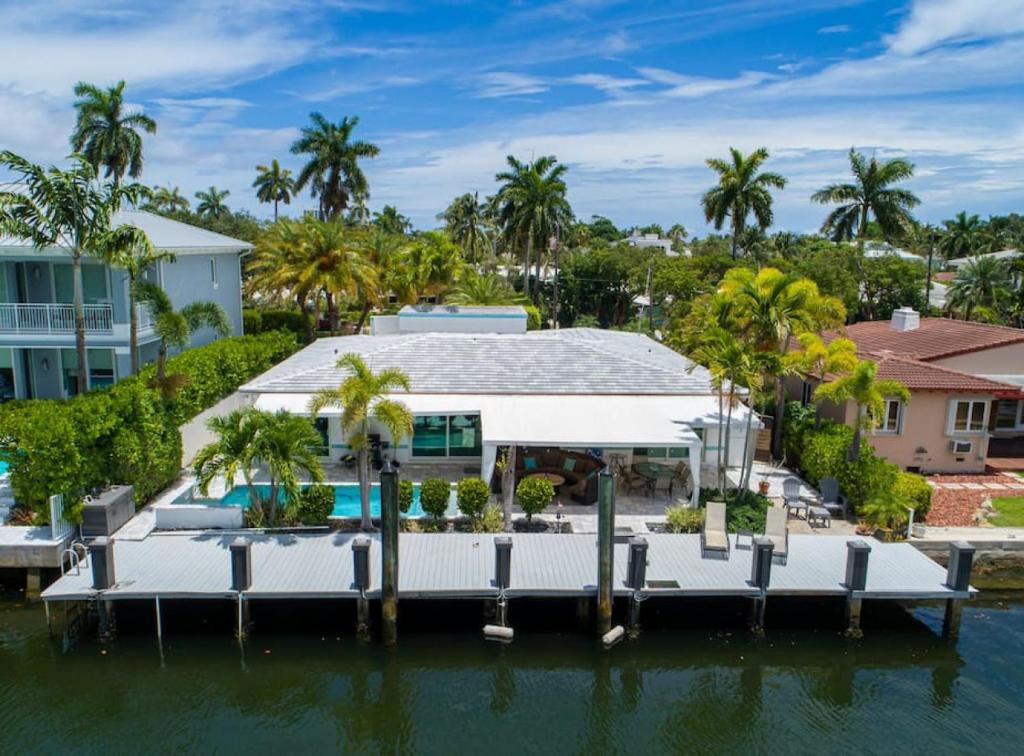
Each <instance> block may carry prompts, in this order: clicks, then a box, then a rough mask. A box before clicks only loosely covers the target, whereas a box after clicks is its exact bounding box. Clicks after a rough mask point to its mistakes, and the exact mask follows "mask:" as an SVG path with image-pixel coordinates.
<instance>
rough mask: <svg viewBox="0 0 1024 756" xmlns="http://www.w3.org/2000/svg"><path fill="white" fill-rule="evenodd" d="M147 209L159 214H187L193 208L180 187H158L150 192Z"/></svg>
mask: <svg viewBox="0 0 1024 756" xmlns="http://www.w3.org/2000/svg"><path fill="white" fill-rule="evenodd" d="M145 208H146V209H147V210H152V211H154V212H157V213H170V214H172V215H173V214H174V213H187V212H188V211H189V209H190V208H191V205H190V204H189V201H188V199H187V198H186V197H184V196H183V195H182V193H181V189H179V188H178V187H173V188H171V187H169V186H166V187H165V186H158V187H157V188H156V189H153V190H152V191H151V192H150V195H149V200H148V201H147V202H146V205H145Z"/></svg>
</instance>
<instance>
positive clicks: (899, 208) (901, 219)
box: [811, 147, 921, 241]
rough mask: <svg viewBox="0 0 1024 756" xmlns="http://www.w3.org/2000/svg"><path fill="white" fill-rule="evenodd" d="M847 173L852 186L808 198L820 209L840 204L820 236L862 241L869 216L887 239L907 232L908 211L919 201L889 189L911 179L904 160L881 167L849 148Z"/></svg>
mask: <svg viewBox="0 0 1024 756" xmlns="http://www.w3.org/2000/svg"><path fill="white" fill-rule="evenodd" d="M850 170H851V171H852V172H853V179H854V181H853V183H852V184H829V185H828V186H826V187H825V188H823V189H819V190H818V191H816V192H815V193H814V194H812V195H811V199H812V200H813V201H814V202H819V203H821V204H823V205H827V204H835V203H840V206H839V207H837V208H836V209H835V210H833V211H832V212H831V213H829V214H828V217H827V218H826V219H825V222H824V223H823V224H822V225H821V233H823V234H825V235H827V236H829V237H830V238H831V239H832V240H833V241H846V240H849V239H852V238H854V236H856V237H857V238H858V239H860V240H862V241H863V239H864V237H865V234H867V230H868V220H869V218H870V216H871V215H874V217H875V220H876V221H877V222H878V225H879V226H880V227H881V230H882V233H883V234H884V235H885V237H886V238H887V239H891V238H893V237H897V236H899V235H900V233H902V232H903V231H905V230H906V229H908V228H910V226H911V224H912V223H913V218H912V217H911V215H910V210H911V209H912V208H914V207H916V206H917V205H918V204H920V202H921V201H920V200H919V199H918V198H917V197H916V196H915V195H914V194H913V193H912V192H910V191H909V190H907V189H900V188H898V187H893V186H892V185H893V184H896V183H899V182H900V181H906V180H907V179H909V178H910V177H911V176H913V175H914V165H913V163H911V162H909V161H907V160H904V159H903V158H894V159H893V160H885V161H882V162H881V163H880V162H878V160H877V159H876V158H875V156H874V155H872V156H871V160H866V159H865V157H864V156H863V155H861V154H860V153H859V152H857V151H856V150H854V149H853V148H852V147H851V148H850Z"/></svg>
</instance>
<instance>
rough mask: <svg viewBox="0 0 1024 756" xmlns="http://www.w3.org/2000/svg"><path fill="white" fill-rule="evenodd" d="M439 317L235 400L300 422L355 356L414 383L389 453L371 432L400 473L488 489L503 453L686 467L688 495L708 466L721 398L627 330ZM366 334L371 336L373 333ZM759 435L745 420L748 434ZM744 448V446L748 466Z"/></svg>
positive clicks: (736, 439)
mask: <svg viewBox="0 0 1024 756" xmlns="http://www.w3.org/2000/svg"><path fill="white" fill-rule="evenodd" d="M438 309H439V310H443V311H444V313H445V314H444V315H443V316H439V317H437V318H435V319H433V320H431V319H429V318H425V317H423V316H422V315H419V314H418V315H415V316H412V317H411V319H410V322H411V323H413V328H415V329H419V328H420V327H421V326H422V323H423V322H437V323H439V324H440V323H443V328H444V329H445V331H444V332H441V331H440V330H438V331H430V332H397V333H395V332H393V333H390V334H387V335H370V336H366V335H361V336H341V337H336V338H325V339H318V340H317V341H315V342H314V343H313V344H310V345H309V346H307V347H306V348H305V349H303V350H302V351H301V352H299V353H297V354H295V355H293V356H292V357H290V358H288V359H287V360H285V361H284V362H282V363H280V364H279V365H277V366H275V367H273V368H271V369H270V370H268V371H267V372H266V373H264V374H263V375H261V376H260V377H258V378H256V379H254V380H252V381H250V382H249V383H248V384H246V385H245V386H243V387H242V389H241V390H242V392H244V393H247V394H249V395H250V396H251V397H252V401H253V403H254V404H255V405H256V406H257V407H261V408H263V409H266V410H271V411H276V410H281V409H285V410H288V411H289V412H293V413H295V414H300V415H308V414H309V410H308V407H309V402H310V399H311V398H312V396H313V394H314V393H315V392H316V391H317V390H318V389H321V388H328V387H335V386H337V385H339V384H340V383H341V382H342V381H343V380H344V379H345V377H346V375H347V373H346V371H345V370H343V369H340V368H338V367H336V362H337V360H338V358H339V357H340V356H341V355H343V354H346V353H349V352H354V353H357V354H360V355H362V356H363V357H364V359H365V360H366V361H367V363H368V364H369V366H370V367H371V369H372V370H374V371H375V372H376V371H380V370H381V369H383V368H391V367H394V368H400V369H401V370H403V371H405V372H406V373H407V374H408V375H409V378H410V380H411V382H412V391H411V392H409V393H404V392H401V393H397V394H395V395H394V396H393V398H395V399H398V400H399V401H402V402H403V403H405V404H406V405H407V406H408V407H409V408H410V409H411V410H412V412H413V415H414V416H415V430H414V433H413V436H412V438H411V439H403V440H402V441H401V442H400V443H399V444H398V445H397V448H392V446H391V444H392V441H393V439H391V438H389V437H388V436H387V433H386V432H385V431H383V430H382V429H380V428H376V427H375V428H373V429H372V432H373V433H375V434H379V440H380V442H381V444H382V454H384V455H387V456H391V457H392V458H394V459H396V460H397V461H398V462H400V463H407V462H430V463H437V464H449V465H453V466H455V469H457V470H459V471H462V470H464V469H466V468H467V466H468V467H470V468H471V469H473V470H479V471H480V474H481V477H483V478H484V480H488V481H490V480H492V477H493V476H494V475H495V470H496V463H497V461H498V460H499V458H500V456H499V448H505V447H508V446H509V445H515V446H517V447H533V448H536V449H539V450H554V449H558V450H560V451H561V452H563V453H568V452H576V453H583V454H589V455H590V456H592V457H597V458H599V459H601V460H603V461H605V462H608V461H618V462H621V463H623V464H626V465H630V464H632V463H633V462H634V461H647V460H660V461H661V462H663V463H665V464H669V465H673V466H674V465H677V464H678V463H680V462H682V463H684V464H686V465H689V466H690V467H691V473H692V475H693V479H694V482H695V484H699V480H700V467H701V465H700V464H699V463H696V464H695V462H696V461H697V460H701V459H702V455H703V460H704V462H705V463H707V464H714V461H715V460H714V457H715V455H714V452H715V451H716V450H717V448H718V439H719V421H718V406H719V405H718V398H717V394H716V393H715V391H714V389H713V388H712V385H711V377H710V375H709V374H708V371H707V370H706V369H704V368H702V367H700V366H698V365H696V364H694V363H693V362H692V361H690V360H688V359H687V358H685V357H683V356H682V355H680V354H678V353H676V352H674V351H672V350H671V349H668V348H667V347H665V346H662V345H661V344H659V343H657V342H656V341H653V340H652V339H650V338H648V337H646V336H643V335H640V334H633V333H623V332H615V331H602V330H597V329H590V328H568V329H562V330H557V331H556V330H550V331H532V332H529V333H527V332H526V320H525V317H517V318H509V317H506V316H507V315H510V314H511V313H510V308H495V309H494V312H493V314H494V315H495V316H500V319H501V321H500V322H502V324H503V325H505V324H507V323H511V322H518V323H520V324H521V325H520V326H519V329H518V332H515V333H494V332H493V330H494V326H493V323H494V322H496V321H495V320H494V319H489V318H488V317H487V314H488V313H487V310H489V309H490V308H480V307H476V308H461V309H460V308H451V309H449V308H438ZM511 309H518V308H511ZM403 312H404V311H403ZM399 319H401V316H399ZM440 327H441V326H439V328H440ZM456 328H458V329H459V330H458V331H457V330H455V329H456ZM374 332H375V333H378V334H379V332H380V329H379V327H378V326H377V325H374ZM339 414H340V410H338V409H337V408H332V409H330V410H328V411H326V412H325V413H324V415H323V416H321V417H320V418H319V419H318V421H317V426H318V429H319V430H320V432H321V434H322V436H323V439H324V447H325V448H326V449H327V451H328V456H329V458H330V459H331V460H332V461H337V460H339V459H341V458H343V457H344V456H346V455H347V454H349V452H350V449H349V447H348V445H347V444H346V441H345V438H344V437H343V434H342V431H341V426H340V422H339V417H338V415H339ZM746 417H747V409H746V407H745V406H744V405H742V404H741V405H739V406H738V407H736V408H735V409H734V411H733V420H732V422H733V433H732V434H731V436H730V462H731V464H732V465H734V466H736V465H739V463H740V460H741V459H742V455H743V451H744V444H743V434H744V430H745V422H746ZM759 428H760V422H759V421H758V420H757V419H756V416H755V418H754V419H753V423H752V429H753V430H756V429H759ZM752 435H753V434H752ZM753 451H754V444H753V443H751V444H750V445H749V449H747V453H748V455H752V454H753ZM538 453H542V452H538ZM568 459H569V457H565V460H566V461H565V464H569V462H568ZM695 487H699V485H698V486H695ZM694 500H696V499H694Z"/></svg>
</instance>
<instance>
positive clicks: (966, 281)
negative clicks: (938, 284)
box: [946, 256, 1013, 320]
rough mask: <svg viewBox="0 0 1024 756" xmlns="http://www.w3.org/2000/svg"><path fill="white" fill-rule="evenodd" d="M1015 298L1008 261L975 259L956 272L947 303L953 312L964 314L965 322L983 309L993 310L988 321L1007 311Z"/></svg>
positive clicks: (990, 258)
mask: <svg viewBox="0 0 1024 756" xmlns="http://www.w3.org/2000/svg"><path fill="white" fill-rule="evenodd" d="M1012 297H1013V286H1012V284H1011V276H1010V268H1009V266H1008V265H1007V263H1006V260H1000V259H998V258H995V257H983V256H980V257H975V258H974V259H973V260H971V261H970V262H968V263H967V264H966V265H964V266H963V267H962V268H960V269H959V270H958V271H957V272H956V278H954V279H953V283H951V284H950V286H949V292H948V293H947V295H946V304H947V307H949V309H950V310H951V311H960V312H963V315H964V320H970V319H971V314H972V313H974V312H975V311H976V310H978V309H980V308H984V309H987V310H989V311H990V312H988V313H986V315H987V316H989V317H987V318H986V319H989V320H991V319H993V318H992V317H991V316H992V315H994V314H995V313H996V312H999V311H1001V310H1003V309H1004V308H1005V307H1006V306H1007V305H1008V304H1009V302H1010V300H1011V298H1012Z"/></svg>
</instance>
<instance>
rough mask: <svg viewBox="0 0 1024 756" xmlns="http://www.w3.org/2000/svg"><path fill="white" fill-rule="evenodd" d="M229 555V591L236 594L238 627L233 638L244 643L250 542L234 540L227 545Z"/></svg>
mask: <svg viewBox="0 0 1024 756" xmlns="http://www.w3.org/2000/svg"><path fill="white" fill-rule="evenodd" d="M228 550H229V551H230V553H231V590H233V591H235V592H236V593H237V594H238V597H237V598H238V627H237V628H236V633H235V637H236V640H237V641H238V642H239V643H244V642H245V638H246V636H247V635H248V628H249V605H248V603H246V601H245V591H247V590H249V588H250V587H252V542H251V541H249V540H248V539H246V538H241V537H239V538H236V539H235V540H234V541H232V542H231V543H230V544H229V545H228Z"/></svg>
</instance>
